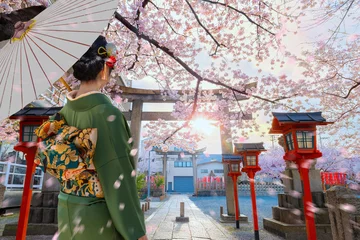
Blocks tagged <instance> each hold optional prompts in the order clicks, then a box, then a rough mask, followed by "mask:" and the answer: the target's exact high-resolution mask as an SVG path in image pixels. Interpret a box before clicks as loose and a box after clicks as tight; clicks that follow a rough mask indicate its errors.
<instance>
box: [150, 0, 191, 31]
mask: <svg viewBox="0 0 360 240" xmlns="http://www.w3.org/2000/svg"><path fill="white" fill-rule="evenodd" d="M149 2H150V3H151V4H152V5H153V6H154V7H155V8H156V9H157V10H159V7H158V6H156V4H155V3H153V2H152V1H149ZM163 18H164V19H165V21H166V23H167V24H168V25H169V27H170V28H171V30H172V31H173V32H174V33H175V34H177V35H179V36H183V37H187V36H185V35H184V34H180V33H178V32H177V31H176V30H175V29H174V27H173V26H172V25H171V23H170V21H169V20H168V19H167V18H166V17H165V16H164V15H163Z"/></svg>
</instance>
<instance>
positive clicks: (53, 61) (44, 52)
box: [36, 44, 66, 84]
mask: <svg viewBox="0 0 360 240" xmlns="http://www.w3.org/2000/svg"><path fill="white" fill-rule="evenodd" d="M36 46H38V45H37V44H36ZM38 47H39V46H38ZM39 48H40V47H39ZM40 50H41V51H42V52H43V53H44V54H45V55H46V56H47V57H48V58H50V59H51V61H53V62H54V63H55V64H56V65H57V66H58V67H59V68H60V69H61V70H62V71H64V72H66V70H64V69H63V68H62V67H61V66H60V65H59V64H58V63H57V62H56V61H55V60H54V59H53V58H52V57H50V55H49V54H47V53H46V52H45V51H44V50H43V49H42V48H40ZM50 84H51V83H50Z"/></svg>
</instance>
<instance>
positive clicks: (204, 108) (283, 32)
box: [4, 0, 359, 149]
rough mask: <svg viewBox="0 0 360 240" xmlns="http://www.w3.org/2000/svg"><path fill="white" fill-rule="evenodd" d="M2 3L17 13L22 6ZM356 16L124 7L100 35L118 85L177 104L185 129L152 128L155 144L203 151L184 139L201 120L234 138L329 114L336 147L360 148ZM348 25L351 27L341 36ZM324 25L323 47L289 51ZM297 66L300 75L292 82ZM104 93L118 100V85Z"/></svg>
mask: <svg viewBox="0 0 360 240" xmlns="http://www.w3.org/2000/svg"><path fill="white" fill-rule="evenodd" d="M25 2H28V3H29V4H36V3H35V2H37V3H41V2H42V1H25ZM4 3H5V4H6V3H8V6H9V7H12V8H13V9H15V7H20V5H19V3H20V1H5V2H4ZM358 8H359V4H358V1H355V0H346V1H327V0H322V1H312V0H303V1H264V0H252V1H236V0H223V1H222V0H184V1H178V0H168V1H160V0H132V1H125V0H122V1H119V7H118V11H117V12H116V13H115V16H114V17H113V19H111V21H110V22H109V24H108V26H107V28H106V30H105V31H104V33H103V34H104V35H105V36H106V37H107V39H108V40H109V41H112V42H114V43H115V44H116V45H117V46H118V59H119V61H118V62H117V65H116V69H115V71H113V77H114V78H115V79H116V78H117V77H118V76H121V75H124V76H126V77H127V78H129V79H131V80H134V81H135V80H137V79H144V78H146V79H151V80H153V81H155V82H156V83H157V84H158V85H159V87H160V88H161V89H162V90H163V95H164V98H174V97H176V98H180V101H178V102H177V103H176V104H175V106H174V111H173V114H174V116H176V117H177V118H178V119H179V120H180V121H184V123H183V124H181V125H180V126H179V125H175V124H167V125H166V124H164V123H163V122H161V121H159V122H155V123H150V124H148V128H149V129H151V136H152V138H153V139H152V142H153V143H151V144H154V143H160V142H162V143H167V142H169V143H170V144H171V145H178V144H177V143H175V141H176V140H173V139H186V140H189V142H196V141H195V140H196V139H198V138H199V135H197V134H186V133H184V132H186V131H188V132H189V131H191V130H190V129H191V128H190V125H191V124H190V121H191V120H193V119H195V118H197V117H198V116H199V115H201V116H202V117H205V118H208V119H212V120H215V121H217V122H218V124H219V125H222V126H224V127H225V128H231V130H232V135H233V137H234V139H237V138H238V137H239V136H246V135H247V134H248V132H249V131H248V129H251V130H252V131H259V130H260V128H261V126H260V125H259V124H257V123H256V122H255V121H250V120H246V121H245V120H244V118H245V116H247V114H251V113H256V112H258V111H259V110H263V111H264V113H265V115H269V114H270V112H271V111H272V110H274V109H276V110H286V111H300V110H308V111H309V110H322V111H324V112H325V114H326V116H328V117H329V118H330V119H331V120H334V121H337V125H336V127H333V128H332V129H333V134H335V133H336V134H340V135H341V136H342V137H341V138H339V143H340V144H344V145H346V144H351V146H350V147H351V148H352V149H355V148H356V147H357V146H356V141H357V136H355V135H354V133H353V132H354V131H353V132H351V131H350V130H349V132H348V133H346V129H351V128H352V129H354V130H356V132H357V129H356V125H357V124H356V123H358V121H359V118H358V117H357V115H356V114H357V113H358V110H359V108H358V96H359V94H356V93H357V91H358V86H359V84H358V74H359V67H358V66H359V64H358V63H359V48H358V43H359V38H358V35H357V34H356V31H358V30H356V28H355V26H356V20H358V18H359V17H358V15H356V11H357V10H358ZM354 18H355V19H354ZM354 22H355V23H354ZM333 23H335V25H334V24H333ZM345 23H347V24H350V25H351V26H350V27H348V26H347V28H346V29H349V30H348V31H349V32H345V33H344V32H343V30H344V29H345V28H344V24H345ZM318 26H324V29H325V30H329V31H324V32H326V33H325V34H324V36H325V38H324V37H323V38H319V39H315V40H314V43H313V44H310V45H308V46H307V47H305V48H300V50H299V51H297V49H294V47H293V46H292V45H291V44H289V42H290V43H291V42H293V41H295V40H296V41H297V40H298V38H301V37H302V36H304V34H305V33H306V31H305V30H306V29H305V30H304V27H307V28H309V29H312V32H314V29H315V28H317V27H318ZM333 26H335V28H334V27H333ZM316 30H317V29H316ZM310 33H311V31H310ZM301 34H302V35H301ZM340 36H344V37H340ZM324 39H325V40H324ZM305 40H307V39H306V38H305ZM296 64H298V68H299V69H301V71H303V73H302V74H300V75H299V76H291V74H289V67H290V66H292V65H293V66H296ZM284 68H285V69H284ZM279 69H280V70H279ZM281 69H284V70H281ZM292 70H293V69H291V68H290V71H292ZM279 73H282V74H279ZM67 80H68V82H69V83H70V84H72V85H73V86H75V85H76V84H78V83H76V81H75V79H73V77H72V76H69V77H67ZM254 82H256V83H257V86H256V87H254V86H253V87H249V86H251V85H249V84H250V83H254ZM211 89H221V91H220V93H219V94H215V91H213V90H211ZM105 90H106V91H107V92H111V94H112V96H113V97H117V98H118V99H121V91H120V90H119V87H118V86H117V84H116V80H113V81H112V82H111V84H110V85H109V86H108V87H106V88H105ZM244 98H245V99H246V98H247V99H248V100H246V101H239V100H240V99H242V100H243V99H244ZM309 99H317V100H318V101H319V102H316V103H313V102H311V101H309ZM119 101H122V100H119ZM165 125H166V126H165ZM344 132H345V133H344ZM192 138H193V140H192ZM194 139H195V140H194ZM353 139H354V140H353ZM171 141H173V142H171ZM184 142H185V141H182V142H181V143H184ZM179 144H180V143H179ZM183 145H188V144H183ZM188 146H189V145H188ZM181 147H184V148H185V146H181ZM185 149H187V148H185Z"/></svg>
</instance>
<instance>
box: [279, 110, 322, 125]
mask: <svg viewBox="0 0 360 240" xmlns="http://www.w3.org/2000/svg"><path fill="white" fill-rule="evenodd" d="M272 114H273V116H274V117H275V118H276V119H277V120H278V121H279V122H280V123H288V122H292V123H293V122H295V123H300V122H319V123H322V122H326V119H325V118H323V117H322V116H321V112H310V113H306V112H305V113H275V112H273V113H272Z"/></svg>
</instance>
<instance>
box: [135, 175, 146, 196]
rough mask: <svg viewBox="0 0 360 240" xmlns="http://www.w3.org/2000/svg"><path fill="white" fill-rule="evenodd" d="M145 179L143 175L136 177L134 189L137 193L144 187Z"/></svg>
mask: <svg viewBox="0 0 360 240" xmlns="http://www.w3.org/2000/svg"><path fill="white" fill-rule="evenodd" d="M145 177H146V176H145V174H144V173H141V174H139V175H137V176H136V189H137V191H138V192H139V191H141V190H142V189H143V188H144V187H145V185H146V181H145Z"/></svg>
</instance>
